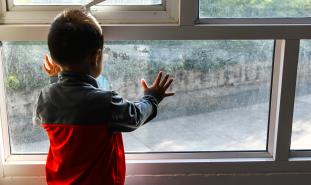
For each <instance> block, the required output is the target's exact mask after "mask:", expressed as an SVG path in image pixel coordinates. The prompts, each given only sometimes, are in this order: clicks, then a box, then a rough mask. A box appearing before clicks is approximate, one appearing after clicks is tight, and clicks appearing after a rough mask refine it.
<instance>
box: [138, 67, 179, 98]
mask: <svg viewBox="0 0 311 185" xmlns="http://www.w3.org/2000/svg"><path fill="white" fill-rule="evenodd" d="M162 75H163V72H162V71H160V72H159V73H158V76H157V78H156V79H155V80H154V82H153V84H152V85H151V86H148V84H147V82H146V81H145V80H144V79H142V80H141V85H142V87H143V89H144V93H145V94H146V95H152V96H154V97H155V98H156V99H157V100H158V102H160V101H161V100H162V99H163V98H165V97H168V96H173V95H175V93H174V92H166V91H167V89H168V88H169V87H170V86H171V84H172V82H173V78H170V75H169V74H166V75H165V77H164V78H163V79H162Z"/></svg>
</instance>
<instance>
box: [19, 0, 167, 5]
mask: <svg viewBox="0 0 311 185" xmlns="http://www.w3.org/2000/svg"><path fill="white" fill-rule="evenodd" d="M90 1H91V0H56V1H55V0H14V4H15V5H82V4H86V3H88V2H90ZM161 3H162V0H107V1H105V2H104V3H102V5H157V4H161Z"/></svg>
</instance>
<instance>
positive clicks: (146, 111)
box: [108, 92, 158, 132]
mask: <svg viewBox="0 0 311 185" xmlns="http://www.w3.org/2000/svg"><path fill="white" fill-rule="evenodd" d="M157 107H158V102H157V100H156V98H155V97H153V96H151V95H145V96H144V97H143V98H141V99H140V100H139V101H136V102H130V101H128V100H125V99H123V98H122V97H121V96H119V95H118V94H117V93H115V92H112V96H111V101H110V103H109V110H110V114H109V120H108V128H109V130H110V131H112V132H131V131H134V130H135V129H137V128H138V127H140V126H142V125H144V124H145V123H147V122H148V121H150V120H152V119H153V118H154V117H156V115H157Z"/></svg>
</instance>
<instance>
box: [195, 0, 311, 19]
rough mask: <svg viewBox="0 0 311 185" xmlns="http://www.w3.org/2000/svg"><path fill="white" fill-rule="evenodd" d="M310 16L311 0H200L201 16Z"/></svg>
mask: <svg viewBox="0 0 311 185" xmlns="http://www.w3.org/2000/svg"><path fill="white" fill-rule="evenodd" d="M310 16H311V0H200V17H201V18H269V17H274V18H278V17H283V18H284V17H310Z"/></svg>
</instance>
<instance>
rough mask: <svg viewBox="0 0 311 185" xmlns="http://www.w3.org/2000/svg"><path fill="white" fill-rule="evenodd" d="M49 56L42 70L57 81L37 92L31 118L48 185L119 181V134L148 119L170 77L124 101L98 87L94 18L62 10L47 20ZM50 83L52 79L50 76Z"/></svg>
mask: <svg viewBox="0 0 311 185" xmlns="http://www.w3.org/2000/svg"><path fill="white" fill-rule="evenodd" d="M48 47H49V50H50V55H51V58H50V57H48V56H46V57H45V62H44V66H43V68H44V70H45V71H46V72H47V74H48V75H49V76H51V77H52V79H55V76H57V75H58V81H57V82H55V83H52V84H51V85H49V86H48V87H46V88H44V89H43V90H41V92H40V95H39V98H38V102H37V106H36V111H35V122H36V123H38V124H41V125H42V126H43V128H44V129H45V130H46V132H47V134H48V136H49V140H50V149H49V153H48V157H47V161H46V179H47V183H48V184H50V185H69V184H70V185H71V184H79V185H123V184H124V179H125V158H124V148H123V141H122V135H121V132H130V131H133V130H135V129H137V128H138V127H140V126H142V125H143V124H145V123H147V122H148V121H150V120H151V119H153V118H154V117H155V116H156V114H157V105H158V103H159V102H160V101H161V100H162V99H163V98H165V97H167V96H172V95H174V93H167V92H166V91H167V89H168V88H169V87H170V85H171V84H172V82H173V79H172V78H170V76H169V75H168V74H167V75H165V77H164V78H163V79H162V72H160V73H159V74H158V76H157V78H156V79H155V81H154V83H153V84H152V86H150V87H149V86H148V85H147V83H146V82H145V80H142V81H141V84H142V87H143V89H144V97H143V98H142V99H140V100H139V101H137V102H130V101H127V100H125V99H123V98H122V97H120V96H118V94H117V93H115V92H113V91H112V92H111V91H103V90H101V89H99V88H98V84H97V82H96V80H95V78H96V77H98V76H99V75H100V73H101V70H102V48H103V34H102V30H101V27H100V26H99V24H98V23H97V21H96V20H95V18H94V17H92V16H91V15H89V14H87V13H85V12H83V11H81V10H66V11H64V12H62V13H61V14H59V15H58V16H57V17H56V18H55V20H54V21H53V23H52V24H51V27H50V30H49V34H48ZM54 81H55V80H54Z"/></svg>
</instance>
